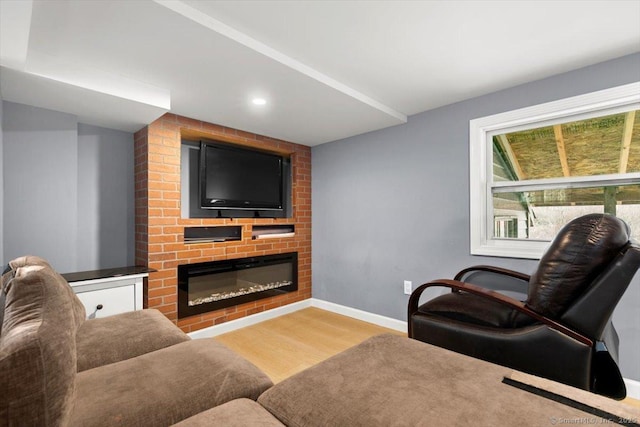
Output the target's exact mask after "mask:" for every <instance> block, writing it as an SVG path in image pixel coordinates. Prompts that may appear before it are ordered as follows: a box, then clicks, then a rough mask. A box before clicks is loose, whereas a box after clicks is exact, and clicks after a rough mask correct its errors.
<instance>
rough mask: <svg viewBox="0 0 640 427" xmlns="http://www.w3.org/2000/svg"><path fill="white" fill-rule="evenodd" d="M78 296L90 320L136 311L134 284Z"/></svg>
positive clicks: (79, 293)
mask: <svg viewBox="0 0 640 427" xmlns="http://www.w3.org/2000/svg"><path fill="white" fill-rule="evenodd" d="M77 295H78V298H80V301H82V304H84V307H85V309H86V310H87V318H88V319H93V318H95V317H105V316H111V315H114V314H119V313H124V312H127V311H133V310H135V309H136V307H135V286H134V285H133V284H130V285H127V286H118V287H115V288H108V289H99V290H95V291H86V292H78V294H77Z"/></svg>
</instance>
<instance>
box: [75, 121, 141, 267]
mask: <svg viewBox="0 0 640 427" xmlns="http://www.w3.org/2000/svg"><path fill="white" fill-rule="evenodd" d="M133 168H134V154H133V135H132V134H130V133H128V132H122V131H118V130H113V129H106V128H101V127H96V126H91V125H87V124H83V123H79V124H78V243H77V245H78V265H79V266H95V267H91V268H107V267H118V266H125V265H133V263H134V256H135V221H134V220H135V213H134V203H135V202H134V183H135V179H134V173H133ZM82 269H84V267H82Z"/></svg>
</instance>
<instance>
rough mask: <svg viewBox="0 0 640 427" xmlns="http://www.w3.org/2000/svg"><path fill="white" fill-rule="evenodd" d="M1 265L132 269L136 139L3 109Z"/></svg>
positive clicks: (43, 113)
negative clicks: (29, 257) (34, 262)
mask: <svg viewBox="0 0 640 427" xmlns="http://www.w3.org/2000/svg"><path fill="white" fill-rule="evenodd" d="M2 156H3V162H2V165H3V167H2V169H3V174H4V185H3V187H0V188H2V197H3V203H4V223H3V227H2V229H1V230H2V240H3V249H4V253H3V254H2V255H3V258H2V260H3V262H8V261H9V260H11V259H13V258H15V257H17V256H21V255H25V254H33V255H39V256H42V257H44V258H46V259H48V260H49V261H50V262H51V264H52V265H53V266H54V267H55V268H56V269H57V270H58V271H60V272H73V271H82V270H93V269H99V268H108V267H117V266H125V265H132V264H133V263H134V245H135V243H134V231H133V230H134V229H133V227H134V225H133V222H134V194H133V185H134V177H133V135H132V134H130V133H126V132H121V131H115V130H111V129H104V128H99V127H95V126H89V125H83V124H78V122H77V119H76V117H75V116H73V115H69V114H65V113H61V112H57V111H51V110H45V109H42V108H36V107H31V106H27V105H22V104H16V103H11V102H4V105H3V146H2Z"/></svg>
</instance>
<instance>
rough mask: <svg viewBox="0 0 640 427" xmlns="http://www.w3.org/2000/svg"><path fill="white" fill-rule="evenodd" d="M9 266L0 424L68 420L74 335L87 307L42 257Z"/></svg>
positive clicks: (0, 347)
mask: <svg viewBox="0 0 640 427" xmlns="http://www.w3.org/2000/svg"><path fill="white" fill-rule="evenodd" d="M10 265H11V268H12V270H13V277H9V276H7V275H4V276H3V291H4V292H5V293H6V300H5V312H4V319H3V323H2V331H1V335H0V384H2V393H0V425H7V426H12V425H15V426H54V425H64V424H66V422H67V421H68V419H69V415H70V412H71V408H72V406H73V399H74V382H75V375H76V346H75V334H76V330H77V329H78V327H79V325H80V324H81V323H82V322H83V320H84V317H85V312H84V307H83V306H82V303H80V301H79V300H78V299H77V297H76V295H75V294H74V293H73V291H72V290H71V287H70V286H69V284H68V283H67V282H66V281H65V280H64V279H63V278H62V276H60V275H59V274H58V273H56V272H55V271H54V270H53V269H52V268H51V266H49V264H48V263H47V262H46V261H44V260H42V259H41V258H37V257H22V258H19V259H16V260H14V261H12V262H11V263H10Z"/></svg>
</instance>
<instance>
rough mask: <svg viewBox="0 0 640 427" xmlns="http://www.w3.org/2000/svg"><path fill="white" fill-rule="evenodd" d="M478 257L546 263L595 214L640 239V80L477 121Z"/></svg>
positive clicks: (474, 246)
mask: <svg viewBox="0 0 640 427" xmlns="http://www.w3.org/2000/svg"><path fill="white" fill-rule="evenodd" d="M469 128H470V135H469V142H470V148H469V150H470V204H471V211H470V215H471V217H470V218H471V219H470V232H471V254H472V255H488V256H504V257H511V258H531V259H538V258H540V256H541V255H542V253H543V252H544V250H545V249H546V247H547V246H548V245H549V242H550V240H551V239H552V238H553V236H555V234H556V233H557V231H558V229H559V228H560V227H561V226H562V225H564V224H565V223H566V222H568V221H570V220H571V219H573V218H575V217H577V216H580V215H583V214H586V213H590V212H606V213H611V214H614V215H617V216H619V217H621V218H623V219H625V220H626V221H627V222H628V223H629V224H630V226H631V229H632V237H634V238H636V239H637V238H638V237H639V236H640V82H638V83H632V84H628V85H624V86H619V87H615V88H611V89H606V90H602V91H598V92H594V93H590V94H586V95H581V96H576V97H572V98H567V99H563V100H559V101H554V102H550V103H546V104H540V105H536V106H532V107H527V108H523V109H520V110H514V111H509V112H505V113H500V114H496V115H492V116H488V117H482V118H478V119H475V120H471V121H470V126H469Z"/></svg>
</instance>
